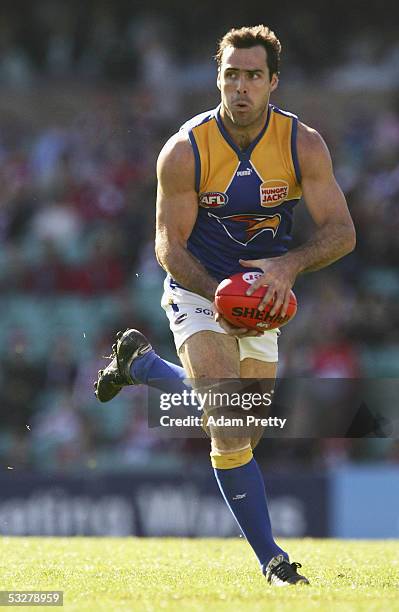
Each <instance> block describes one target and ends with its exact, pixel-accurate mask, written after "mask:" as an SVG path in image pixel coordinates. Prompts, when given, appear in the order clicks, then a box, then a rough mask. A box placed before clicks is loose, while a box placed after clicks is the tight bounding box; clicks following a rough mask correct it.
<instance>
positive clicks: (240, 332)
mask: <svg viewBox="0 0 399 612" xmlns="http://www.w3.org/2000/svg"><path fill="white" fill-rule="evenodd" d="M213 311H214V313H215V315H214V318H215V321H216V322H217V323H219V325H220V327H221V328H222V329H224V331H225V332H226V334H228V335H229V336H235V337H236V338H259V337H260V336H263V331H260V330H258V329H248V328H246V327H237V326H236V325H232V324H231V323H229V321H227V319H225V318H224V317H223V315H222V314H221V313H220V312H219V311H218V309H217V306H216V304H215V302H213Z"/></svg>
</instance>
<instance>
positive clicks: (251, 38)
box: [215, 25, 281, 77]
mask: <svg viewBox="0 0 399 612" xmlns="http://www.w3.org/2000/svg"><path fill="white" fill-rule="evenodd" d="M257 45H261V46H262V47H263V48H264V49H265V50H266V54H267V66H268V68H269V72H270V77H271V76H272V74H279V67H280V52H281V43H280V41H279V39H278V38H277V36H276V35H275V33H274V32H273V31H272V30H271V29H270V28H268V27H267V26H265V25H257V26H252V27H247V26H244V27H243V28H232V29H231V30H229V31H228V32H227V33H226V34H225V35H224V36H223V38H221V39H220V40H219V42H218V47H217V52H216V55H215V60H216V61H217V64H218V68H220V66H221V64H222V56H223V51H224V50H225V49H226V47H234V48H235V49H250V48H251V47H256V46H257Z"/></svg>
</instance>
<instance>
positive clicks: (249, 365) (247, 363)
mask: <svg viewBox="0 0 399 612" xmlns="http://www.w3.org/2000/svg"><path fill="white" fill-rule="evenodd" d="M276 373H277V361H260V360H259V359H252V358H247V359H243V360H242V361H241V364H240V375H241V378H253V379H257V382H255V381H254V385H253V388H252V391H253V393H255V392H259V391H260V392H261V393H262V394H264V393H270V394H271V395H270V397H272V392H273V389H274V382H275V379H276ZM268 414H269V406H259V407H257V408H256V410H255V415H256V416H259V417H262V418H265V417H267V415H268ZM263 432H264V427H262V425H257V426H256V427H254V428H253V431H251V447H252V449H254V448H255V447H256V446H257V444H258V443H259V441H260V439H261V438H262V435H263Z"/></svg>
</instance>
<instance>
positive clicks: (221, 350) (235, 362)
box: [179, 331, 249, 453]
mask: <svg viewBox="0 0 399 612" xmlns="http://www.w3.org/2000/svg"><path fill="white" fill-rule="evenodd" d="M179 357H180V360H181V362H182V364H183V367H184V369H185V370H186V372H187V374H188V376H189V377H190V378H192V379H193V385H194V387H195V388H197V389H200V388H201V387H202V386H203V384H204V380H205V381H206V385H207V386H206V390H208V383H209V384H210V385H211V386H212V391H213V392H225V391H226V390H227V391H229V390H230V389H229V388H228V387H229V385H230V383H229V382H226V381H224V380H223V379H226V378H232V379H235V381H237V382H238V380H239V377H240V355H239V350H238V343H237V340H236V339H235V338H233V337H231V336H228V335H227V334H219V333H216V332H212V331H202V332H198V333H196V334H193V335H192V336H190V337H189V338H187V340H186V341H185V342H184V343H183V344H182V346H181V347H180V350H179ZM220 379H222V380H220ZM232 384H233V385H234V384H236V383H235V382H233V381H232ZM238 390H239V383H238ZM211 415H212V416H213V417H214V418H215V417H219V416H221V415H224V416H230V415H229V411H228V410H227V412H225V410H224V407H222V406H215V405H214V404H212V405H209V406H205V415H204V418H205V421H207V417H209V416H211ZM207 431H208V433H209V435H210V437H211V439H212V448H213V450H215V449H217V450H218V451H220V452H222V453H223V452H227V453H228V452H233V451H237V450H239V449H242V448H243V447H244V448H245V447H247V446H248V445H249V438H248V437H247V436H246V435H245V434H243V433H242V432H241V431H240V428H239V427H238V428H230V427H224V426H223V425H210V426H209V427H208V428H207Z"/></svg>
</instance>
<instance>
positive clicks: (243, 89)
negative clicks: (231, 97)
mask: <svg viewBox="0 0 399 612" xmlns="http://www.w3.org/2000/svg"><path fill="white" fill-rule="evenodd" d="M237 93H239V94H243V93H247V84H246V80H245V77H243V76H240V78H239V79H238V80H237Z"/></svg>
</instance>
